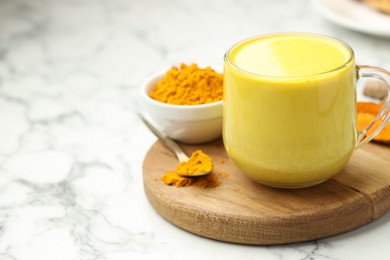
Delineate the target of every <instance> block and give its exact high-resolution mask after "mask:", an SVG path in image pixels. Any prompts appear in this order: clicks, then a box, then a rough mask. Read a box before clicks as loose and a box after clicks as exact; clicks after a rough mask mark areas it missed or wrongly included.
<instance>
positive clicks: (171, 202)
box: [143, 139, 390, 245]
mask: <svg viewBox="0 0 390 260" xmlns="http://www.w3.org/2000/svg"><path fill="white" fill-rule="evenodd" d="M181 147H182V148H183V150H184V151H185V152H186V153H187V154H191V153H192V152H194V151H195V150H197V149H202V150H203V151H204V152H205V153H207V154H209V155H210V156H211V157H212V158H213V160H214V162H215V166H214V168H215V169H214V173H218V172H226V173H227V174H228V176H227V177H225V178H224V179H223V180H222V183H221V185H220V186H218V187H216V188H200V187H196V186H189V187H180V188H178V187H175V186H168V185H165V184H164V183H163V182H162V181H161V180H160V177H161V176H162V175H163V174H164V173H165V172H166V171H168V170H174V169H175V168H176V165H177V163H178V162H177V159H176V157H175V156H174V154H173V153H172V152H171V151H170V150H168V149H167V148H166V147H165V146H164V145H163V144H161V143H160V142H158V141H157V142H156V143H155V144H154V145H153V146H152V147H151V148H150V150H149V151H148V153H147V155H146V157H145V160H144V163H143V178H144V188H145V193H146V196H147V197H148V199H149V201H150V202H151V204H152V206H153V207H154V208H155V210H156V211H157V212H158V213H159V214H160V215H161V216H163V217H164V218H165V219H167V220H168V221H169V222H171V223H173V224H174V225H176V226H178V227H180V228H182V229H184V230H187V231H189V232H192V233H194V234H197V235H200V236H203V237H207V238H211V239H216V240H221V241H226V242H233V243H242V244H257V245H270V244H284V243H293V242H301V241H307V240H313V239H319V238H323V237H327V236H331V235H335V234H339V233H342V232H345V231H348V230H351V229H354V228H356V227H359V226H361V225H363V224H365V223H368V222H370V221H372V220H374V219H376V218H378V217H380V216H381V215H383V214H384V213H385V212H386V211H388V210H389V209H390V147H389V146H385V145H380V144H373V143H370V144H367V145H365V146H364V147H363V148H361V149H359V150H357V151H356V152H355V153H354V155H353V156H352V158H351V160H350V162H349V163H348V164H347V166H346V167H345V168H344V169H343V170H342V171H341V172H340V173H339V174H338V175H337V176H336V177H334V178H332V179H331V180H329V181H327V182H324V183H322V184H319V185H316V186H314V187H309V188H302V189H276V188H270V187H266V186H264V185H261V184H258V183H256V182H254V181H252V180H250V179H249V178H247V177H245V176H244V175H243V174H242V173H241V172H240V170H238V169H237V168H236V167H235V166H234V164H233V162H232V161H231V160H230V159H229V158H228V156H227V154H226V152H225V150H224V147H223V143H222V140H220V139H219V140H216V141H214V142H211V143H207V144H201V145H181Z"/></svg>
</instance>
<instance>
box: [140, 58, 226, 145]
mask: <svg viewBox="0 0 390 260" xmlns="http://www.w3.org/2000/svg"><path fill="white" fill-rule="evenodd" d="M140 105H141V107H140V109H141V110H142V114H144V115H145V116H146V117H147V118H148V119H149V120H150V121H152V122H153V124H154V125H155V126H156V127H157V128H158V129H160V130H161V131H162V132H163V133H165V134H166V135H167V136H168V137H170V138H171V139H174V140H176V141H179V142H183V143H188V144H199V143H205V142H209V141H212V140H214V139H217V138H219V137H221V135H222V112H223V75H222V74H221V73H218V72H216V71H215V70H214V69H212V68H211V67H210V66H209V67H199V66H198V65H196V64H192V65H185V64H181V66H179V67H169V68H168V69H167V70H165V71H163V72H159V73H156V74H154V75H152V76H150V77H149V78H148V79H146V80H145V82H144V83H143V86H142V103H140Z"/></svg>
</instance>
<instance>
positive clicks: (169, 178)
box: [160, 150, 227, 188]
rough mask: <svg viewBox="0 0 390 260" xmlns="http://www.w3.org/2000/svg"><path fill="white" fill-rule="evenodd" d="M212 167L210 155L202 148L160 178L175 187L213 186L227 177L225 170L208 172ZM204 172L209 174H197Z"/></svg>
mask: <svg viewBox="0 0 390 260" xmlns="http://www.w3.org/2000/svg"><path fill="white" fill-rule="evenodd" d="M213 169H214V163H213V160H212V159H211V157H210V156H209V155H207V154H205V153H204V152H203V151H202V150H197V151H195V152H193V153H192V155H191V157H190V159H189V160H188V161H187V162H182V163H179V165H178V166H177V167H176V171H168V172H166V173H165V174H164V175H163V176H162V177H161V178H160V179H161V181H163V182H164V183H165V184H167V185H175V186H176V187H185V186H190V185H194V186H198V187H201V188H213V187H217V186H219V185H220V184H221V180H222V178H224V177H227V173H225V172H218V173H217V174H215V173H209V172H211V171H212V170H213ZM204 172H207V173H209V174H207V175H202V176H197V174H202V173H204Z"/></svg>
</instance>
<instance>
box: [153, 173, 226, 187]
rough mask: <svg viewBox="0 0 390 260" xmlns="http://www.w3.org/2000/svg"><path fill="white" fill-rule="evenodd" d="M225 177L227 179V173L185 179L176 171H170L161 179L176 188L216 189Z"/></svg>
mask: <svg viewBox="0 0 390 260" xmlns="http://www.w3.org/2000/svg"><path fill="white" fill-rule="evenodd" d="M225 177H227V173H225V172H218V173H217V174H214V173H211V174H208V175H204V176H199V177H184V176H180V175H179V174H177V173H176V172H174V171H168V172H167V173H165V174H164V175H163V176H162V177H161V180H162V181H163V182H164V183H165V184H167V185H175V186H176V187H185V186H191V185H194V186H198V187H201V188H214V187H217V186H219V185H220V184H221V183H222V179H223V178H225Z"/></svg>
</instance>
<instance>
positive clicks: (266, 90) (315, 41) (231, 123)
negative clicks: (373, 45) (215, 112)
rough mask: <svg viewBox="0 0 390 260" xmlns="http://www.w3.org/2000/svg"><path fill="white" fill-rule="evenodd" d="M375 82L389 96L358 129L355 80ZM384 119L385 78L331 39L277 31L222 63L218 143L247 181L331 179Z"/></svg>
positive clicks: (388, 113)
mask: <svg viewBox="0 0 390 260" xmlns="http://www.w3.org/2000/svg"><path fill="white" fill-rule="evenodd" d="M362 78H379V79H381V80H383V81H384V82H385V83H386V85H387V86H388V88H389V91H388V92H389V95H388V96H387V98H386V101H385V102H384V105H383V108H382V110H381V112H380V113H379V114H378V116H377V117H376V119H375V120H374V121H373V122H372V123H371V124H370V125H368V126H367V127H366V128H365V129H364V130H362V131H358V130H357V126H356V124H357V123H356V120H357V119H356V117H357V116H356V83H357V81H358V80H360V79H362ZM389 117H390V73H389V72H387V71H386V70H383V69H381V68H377V67H370V66H357V65H355V58H354V53H353V50H352V49H351V47H349V46H348V45H347V44H345V43H344V42H341V41H339V40H337V39H334V38H331V37H327V36H323V35H316V34H304V33H282V34H270V35H263V36H258V37H255V38H251V39H247V40H244V41H242V42H239V43H238V44H236V45H234V46H233V47H232V48H230V49H229V50H228V51H227V52H226V54H225V58H224V108H223V142H224V146H225V149H226V152H227V153H228V155H229V157H230V158H231V159H232V161H233V162H234V163H235V165H236V166H237V167H238V168H239V169H240V170H241V171H242V172H243V173H244V174H245V175H247V176H248V177H250V178H252V179H254V180H255V181H257V182H260V183H263V184H266V185H269V186H273V187H280V188H299V187H307V186H312V185H315V184H318V183H321V182H323V181H325V180H328V179H329V178H331V177H332V176H334V175H335V174H337V173H338V172H339V171H340V170H341V169H342V168H343V167H344V166H345V164H346V163H347V162H348V160H349V159H350V157H351V155H352V153H353V151H354V150H356V148H359V147H360V146H361V145H362V144H364V143H367V142H368V141H370V140H371V139H372V138H374V136H375V135H376V134H377V133H378V132H379V131H380V130H381V129H382V128H383V127H384V126H385V124H386V123H387V122H388V121H389Z"/></svg>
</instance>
